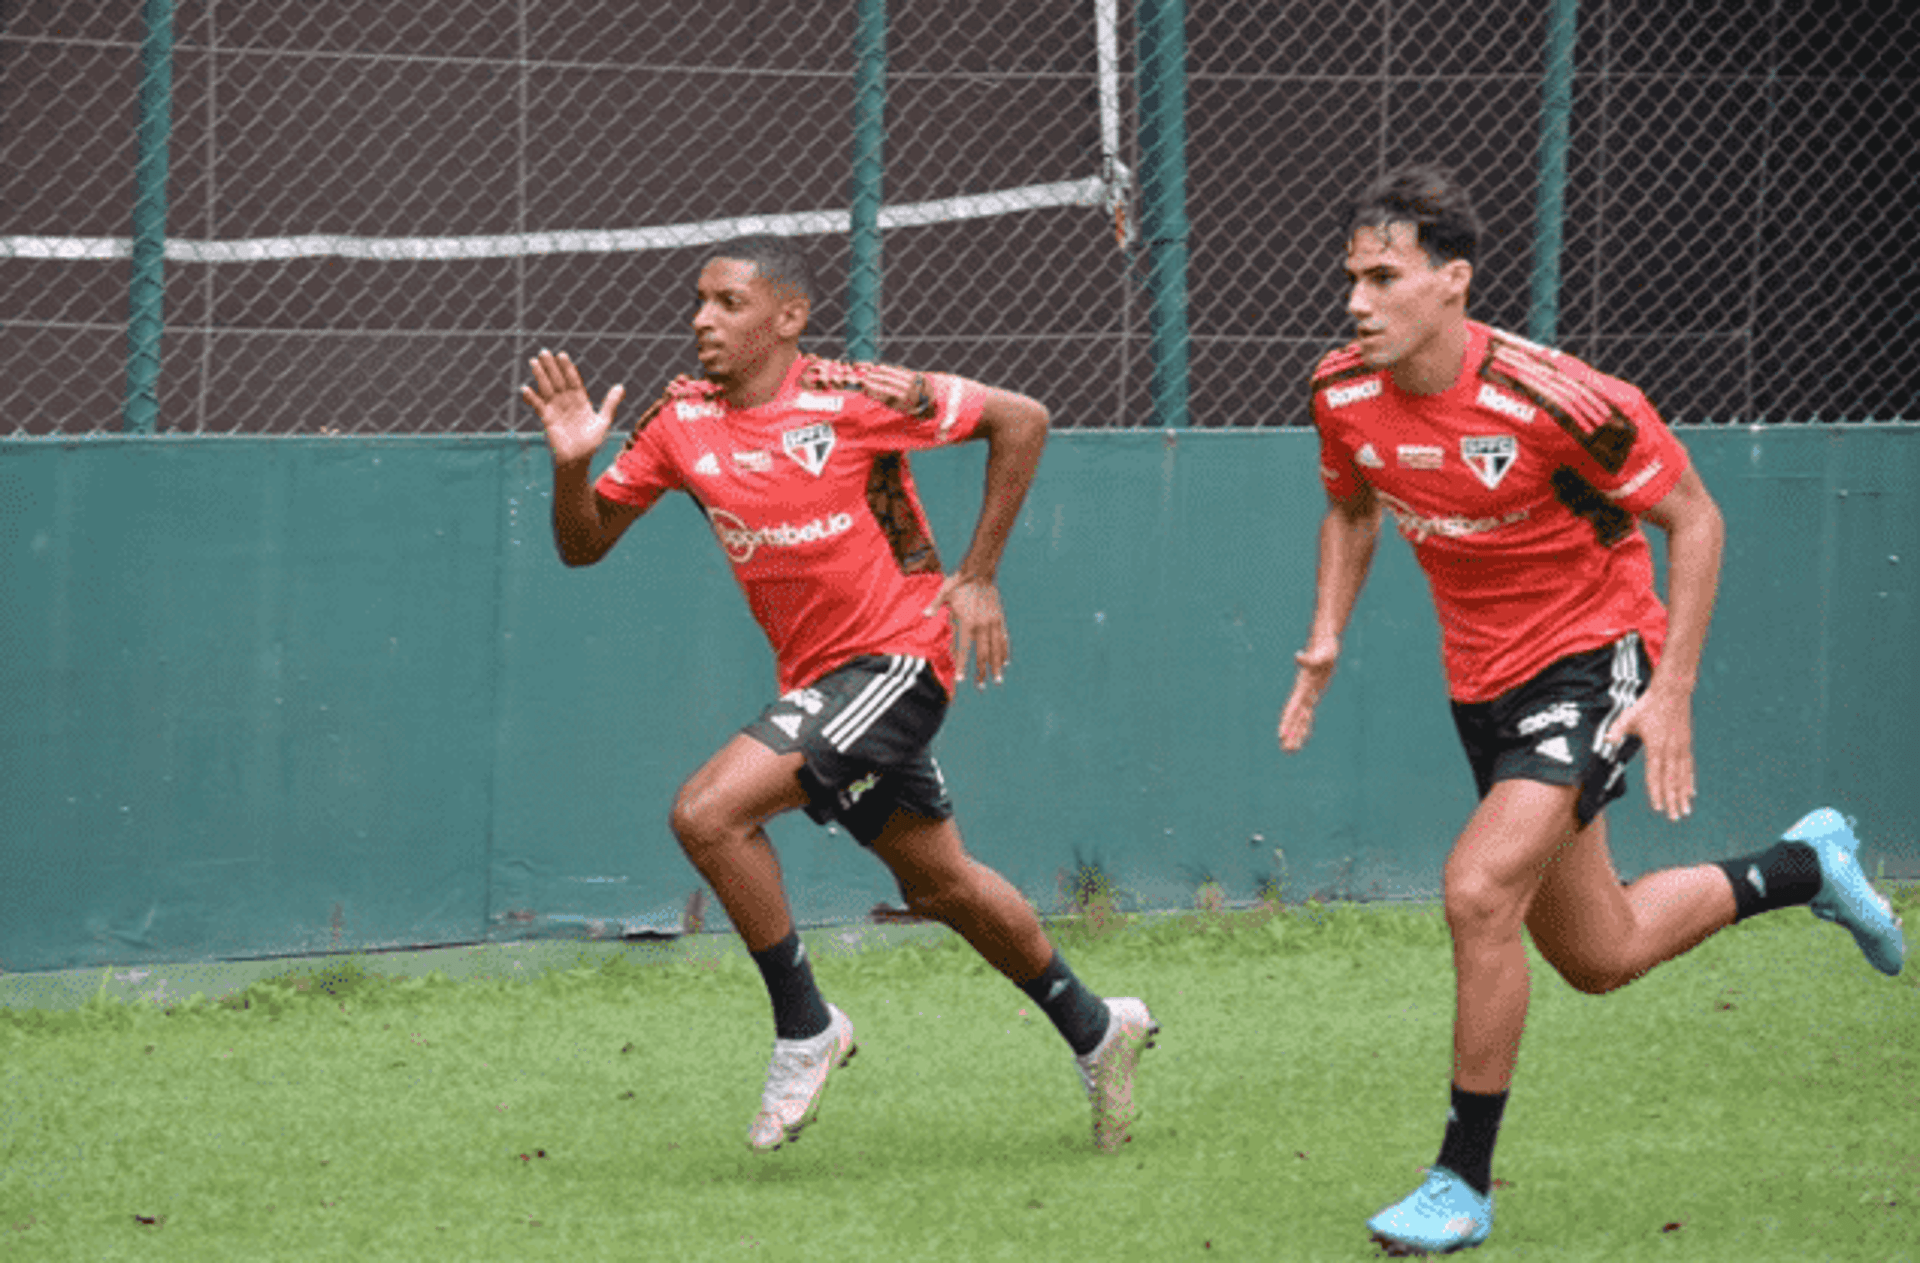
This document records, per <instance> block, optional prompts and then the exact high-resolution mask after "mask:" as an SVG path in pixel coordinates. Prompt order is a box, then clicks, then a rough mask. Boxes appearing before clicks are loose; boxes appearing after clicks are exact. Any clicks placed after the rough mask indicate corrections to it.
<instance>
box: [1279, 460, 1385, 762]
mask: <svg viewBox="0 0 1920 1263" xmlns="http://www.w3.org/2000/svg"><path fill="white" fill-rule="evenodd" d="M1379 538H1380V501H1379V499H1378V498H1377V497H1375V495H1374V494H1373V492H1372V490H1371V489H1363V490H1362V492H1361V494H1359V495H1357V496H1354V497H1353V498H1352V499H1347V500H1331V501H1330V502H1329V504H1328V508H1327V516H1326V517H1325V519H1323V520H1322V521H1321V523H1320V569H1319V573H1318V578H1317V579H1316V581H1315V586H1314V601H1313V627H1312V629H1311V630H1310V631H1309V632H1308V633H1307V644H1306V648H1304V649H1302V650H1300V652H1298V653H1296V654H1294V655H1293V661H1294V665H1295V667H1296V670H1295V672H1294V677H1293V692H1292V694H1291V695H1290V696H1289V697H1288V698H1287V704H1286V706H1285V707H1284V708H1283V709H1282V710H1281V712H1280V748H1281V749H1282V750H1285V751H1286V752H1287V753H1288V754H1293V753H1295V752H1297V751H1298V750H1300V748H1301V747H1303V746H1305V745H1306V744H1307V738H1308V737H1309V736H1311V735H1312V734H1313V715H1314V709H1315V707H1317V706H1319V704H1320V696H1321V694H1323V693H1325V692H1326V691H1327V685H1328V684H1329V683H1330V682H1331V681H1332V680H1333V669H1334V667H1335V666H1337V665H1338V664H1339V661H1340V638H1341V636H1343V635H1344V634H1345V633H1346V630H1347V620H1348V619H1349V618H1350V617H1352V615H1353V606H1354V602H1356V601H1358V600H1359V599H1360V589H1361V588H1362V587H1364V586H1365V585H1366V582H1367V572H1368V570H1370V569H1371V568H1372V566H1373V550H1374V546H1375V544H1376V543H1378V541H1379Z"/></svg>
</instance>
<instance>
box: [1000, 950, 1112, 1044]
mask: <svg viewBox="0 0 1920 1263" xmlns="http://www.w3.org/2000/svg"><path fill="white" fill-rule="evenodd" d="M1019 985H1020V989H1021V990H1022V991H1024V992H1026V993H1027V995H1028V996H1029V997H1031V998H1032V1000H1033V1002H1034V1003H1035V1004H1037V1005H1039V1006H1040V1011H1041V1012H1042V1013H1045V1014H1046V1015H1047V1016H1048V1017H1049V1018H1050V1019H1052V1021H1053V1024H1054V1026H1056V1027H1058V1028H1059V1031H1060V1034H1061V1036H1062V1037H1064V1038H1065V1039H1066V1041H1067V1046H1068V1047H1070V1048H1072V1049H1073V1054H1074V1056H1076V1057H1084V1056H1086V1055H1087V1054H1088V1053H1090V1052H1092V1051H1093V1050H1094V1049H1096V1048H1098V1047H1099V1046H1100V1041H1101V1040H1102V1039H1103V1038H1105V1037H1106V1033H1107V1019H1108V1017H1109V1014H1108V1012H1107V1004H1106V1001H1104V1000H1102V999H1101V998H1100V997H1099V996H1097V995H1095V994H1094V993H1093V992H1091V991H1089V990H1087V984H1086V983H1084V982H1081V981H1080V979H1079V978H1077V977H1075V976H1074V972H1073V970H1071V969H1069V968H1068V967H1067V962H1066V961H1065V960H1064V959H1062V958H1061V956H1060V953H1059V952H1055V953H1054V954H1053V959H1052V960H1050V961H1048V962H1047V967H1046V968H1045V969H1043V970H1041V971H1040V976H1039V977H1038V978H1035V979H1034V980H1033V981H1032V982H1023V983H1021V984H1019Z"/></svg>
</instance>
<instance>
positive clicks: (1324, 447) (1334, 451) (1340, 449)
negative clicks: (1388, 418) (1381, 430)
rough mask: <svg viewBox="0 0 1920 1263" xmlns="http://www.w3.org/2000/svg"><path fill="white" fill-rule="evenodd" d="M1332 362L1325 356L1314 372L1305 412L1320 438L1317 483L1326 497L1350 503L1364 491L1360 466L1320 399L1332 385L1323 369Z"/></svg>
mask: <svg viewBox="0 0 1920 1263" xmlns="http://www.w3.org/2000/svg"><path fill="white" fill-rule="evenodd" d="M1333 359H1334V356H1333V355H1328V356H1327V357H1326V358H1325V359H1324V360H1322V362H1321V366H1320V368H1319V369H1317V370H1316V371H1315V373H1314V377H1313V382H1312V385H1311V389H1310V394H1309V397H1308V412H1309V415H1311V416H1312V418H1313V428H1314V430H1315V431H1316V432H1318V434H1319V436H1320V482H1321V485H1322V486H1324V487H1325V488H1326V490H1327V495H1328V497H1329V498H1331V499H1334V500H1351V499H1353V498H1354V497H1355V496H1357V495H1359V494H1360V492H1361V491H1362V490H1363V489H1364V488H1365V486H1366V481H1365V479H1363V478H1362V477H1361V476H1360V466H1359V465H1357V464H1356V463H1355V462H1354V451H1353V445H1352V444H1351V443H1350V442H1348V441H1347V437H1346V435H1345V433H1344V432H1343V427H1342V426H1341V425H1339V424H1338V423H1337V422H1336V421H1335V420H1334V419H1333V416H1332V409H1330V408H1329V407H1327V405H1326V400H1325V398H1324V397H1323V396H1324V394H1325V392H1326V390H1327V389H1329V388H1330V386H1331V385H1332V381H1333V379H1332V378H1331V376H1330V374H1328V373H1327V371H1326V370H1327V369H1328V367H1329V366H1330V364H1331V363H1332V361H1333Z"/></svg>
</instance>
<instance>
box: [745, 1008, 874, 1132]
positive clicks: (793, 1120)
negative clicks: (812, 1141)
mask: <svg viewBox="0 0 1920 1263" xmlns="http://www.w3.org/2000/svg"><path fill="white" fill-rule="evenodd" d="M827 1012H828V1014H830V1015H831V1017H832V1021H830V1022H829V1023H828V1024H827V1029H826V1030H824V1031H822V1032H820V1033H819V1034H818V1035H815V1036H814V1037H813V1038H812V1039H776V1040H774V1041H773V1060H772V1061H771V1062H769V1063H768V1065H767V1087H766V1091H764V1092H762V1093H761V1095H760V1112H759V1114H757V1115H755V1116H754V1120H753V1126H752V1127H751V1128H749V1129H748V1130H747V1143H748V1144H749V1145H751V1146H753V1147H754V1148H755V1149H758V1150H760V1151H761V1152H763V1153H766V1152H771V1151H772V1150H775V1149H778V1148H779V1147H780V1146H781V1145H784V1144H786V1143H787V1142H788V1141H789V1140H798V1139H799V1138H800V1133H801V1132H802V1131H804V1130H805V1129H806V1126H807V1124H808V1123H811V1122H812V1121H813V1120H814V1118H815V1117H816V1116H817V1115H818V1114H819V1113H820V1098H821V1097H822V1096H823V1095H825V1094H826V1090H827V1078H828V1076H830V1075H831V1074H832V1073H833V1072H834V1071H835V1070H838V1069H839V1068H840V1067H841V1066H844V1065H846V1064H847V1063H848V1062H849V1061H851V1060H853V1054H854V1053H856V1052H858V1051H859V1046H858V1045H857V1044H855V1043H854V1042H853V1023H852V1022H849V1021H848V1020H847V1015H846V1014H845V1013H842V1012H841V1011H840V1010H839V1009H837V1008H835V1007H834V1006H833V1005H831V1004H829V1005H828V1006H827Z"/></svg>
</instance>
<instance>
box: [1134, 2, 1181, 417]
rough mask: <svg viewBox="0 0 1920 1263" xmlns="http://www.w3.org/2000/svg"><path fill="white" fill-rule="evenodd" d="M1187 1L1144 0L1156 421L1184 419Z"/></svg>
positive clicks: (1143, 153) (1144, 135) (1144, 184)
mask: <svg viewBox="0 0 1920 1263" xmlns="http://www.w3.org/2000/svg"><path fill="white" fill-rule="evenodd" d="M1186 8H1187V7H1186V0H1140V6H1139V9H1138V10H1137V12H1136V14H1135V22H1136V23H1137V24H1138V27H1139V39H1138V42H1139V46H1140V66H1139V75H1140V124H1139V126H1140V194H1141V197H1140V202H1141V208H1140V220H1141V224H1140V227H1141V237H1142V239H1143V240H1144V242H1145V244H1146V248H1147V260H1148V272H1147V285H1148V293H1149V295H1150V303H1151V310H1150V314H1149V316H1148V322H1147V324H1148V330H1149V335H1150V340H1151V347H1152V359H1153V412H1154V419H1155V421H1156V422H1158V423H1159V424H1160V425H1161V426H1164V427H1166V428H1169V429H1181V428H1184V427H1185V426H1186V424H1187V122H1186V109H1187V80H1186V73H1187V68H1186V61H1187V33H1186V16H1187V13H1186Z"/></svg>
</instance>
